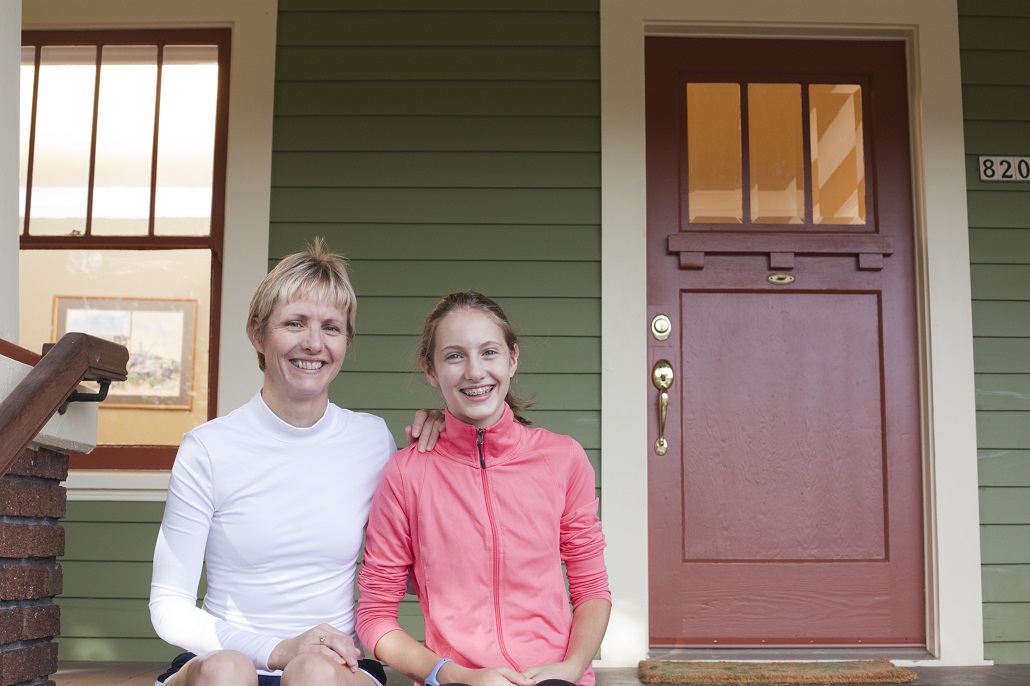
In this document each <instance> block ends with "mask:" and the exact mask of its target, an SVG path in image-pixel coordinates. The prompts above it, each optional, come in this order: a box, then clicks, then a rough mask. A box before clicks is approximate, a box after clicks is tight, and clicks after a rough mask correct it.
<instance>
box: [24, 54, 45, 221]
mask: <svg viewBox="0 0 1030 686" xmlns="http://www.w3.org/2000/svg"><path fill="white" fill-rule="evenodd" d="M32 47H33V56H32V63H33V64H32V68H33V72H34V75H33V81H32V114H31V115H30V117H29V150H28V162H27V164H26V166H25V226H24V228H23V229H22V235H23V236H28V235H29V222H30V219H31V217H32V167H33V164H34V163H35V161H36V111H37V109H38V106H39V68H40V63H41V61H42V55H43V46H41V45H33V46H32Z"/></svg>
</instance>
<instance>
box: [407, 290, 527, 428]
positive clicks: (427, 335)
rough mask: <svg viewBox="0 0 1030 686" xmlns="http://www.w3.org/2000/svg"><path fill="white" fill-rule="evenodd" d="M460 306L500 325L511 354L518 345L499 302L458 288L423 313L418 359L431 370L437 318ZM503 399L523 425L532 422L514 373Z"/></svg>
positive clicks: (421, 364)
mask: <svg viewBox="0 0 1030 686" xmlns="http://www.w3.org/2000/svg"><path fill="white" fill-rule="evenodd" d="M462 310H473V311H475V310H478V311H480V312H485V313H486V314H487V315H488V316H489V317H490V318H491V319H493V321H494V323H495V324H497V326H498V327H500V329H501V332H502V333H503V334H504V344H505V345H506V346H507V347H508V353H509V354H512V353H514V352H515V346H516V345H518V342H519V338H518V335H517V334H516V333H515V328H514V327H513V326H512V325H511V322H510V321H508V317H507V315H505V314H504V310H502V309H501V306H500V305H498V304H497V303H495V302H494V301H493V300H491V299H490V298H488V297H486V296H485V295H483V294H481V293H477V292H476V291H459V292H457V293H451V294H450V295H447V296H444V297H443V298H442V299H441V300H440V302H438V303H437V304H436V306H434V307H433V309H432V310H431V311H430V312H429V314H428V315H427V316H426V323H425V325H424V326H423V327H422V338H421V340H420V341H419V345H418V362H419V364H420V366H421V367H422V368H423V369H424V370H425V369H430V370H431V369H432V368H433V354H434V353H435V352H436V330H437V328H438V327H439V326H440V322H441V321H442V320H443V318H444V317H446V316H447V315H448V314H450V313H451V312H455V311H462ZM504 401H505V402H506V403H508V406H509V407H511V411H512V412H513V413H514V414H515V421H517V422H518V423H519V424H526V425H528V424H531V423H532V422H530V421H529V420H528V419H526V418H525V417H523V416H522V413H523V412H525V411H526V410H527V409H529V406H530V402H529V401H528V400H526V399H524V398H521V397H519V395H518V394H516V393H515V379H514V377H513V378H512V380H511V384H510V385H509V386H508V395H506V396H505V398H504Z"/></svg>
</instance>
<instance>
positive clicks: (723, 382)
mask: <svg viewBox="0 0 1030 686" xmlns="http://www.w3.org/2000/svg"><path fill="white" fill-rule="evenodd" d="M646 51H647V53H646V69H647V165H648V168H647V184H648V188H647V193H648V316H649V318H656V317H657V318H659V319H658V320H657V322H656V324H655V325H654V327H652V328H653V330H651V331H648V332H647V337H648V341H649V364H651V365H652V367H654V366H657V365H659V363H660V362H661V361H664V362H667V363H668V368H669V370H671V375H672V384H671V386H669V387H668V390H667V393H668V405H667V413H666V417H665V420H664V435H663V436H662V437H661V438H664V439H665V441H666V445H667V449H666V451H665V453H664V454H662V455H660V454H658V453H660V452H662V450H660V449H658V448H657V446H656V447H655V448H652V449H651V454H650V459H649V465H650V467H649V501H650V504H649V520H650V521H649V550H650V553H649V565H650V592H649V595H650V635H651V644H652V645H653V646H691V645H693V646H699V645H700V646H713V645H714V646H759V645H760V646H773V645H799V644H800V645H806V646H816V645H864V646H869V645H923V644H924V643H925V627H924V625H925V613H924V571H923V543H922V500H921V451H920V423H919V373H918V359H917V345H916V308H915V278H914V256H913V227H912V209H911V180H910V171H909V143H908V118H907V113H908V109H907V87H906V80H905V73H906V62H905V49H904V44H903V43H900V42H889V41H880V42H851V41H777V40H733V39H686V38H651V39H648V41H647V45H646ZM661 316H664V317H665V318H666V319H667V321H668V324H667V325H665V324H664V322H665V320H662V319H660V317H661ZM668 374H669V372H664V373H663V372H659V373H658V374H657V376H658V377H663V375H664V377H667V376H668ZM651 398H652V400H651V404H650V406H651V409H650V411H651V413H652V420H651V437H652V440H653V441H656V442H657V441H659V439H660V437H659V431H660V429H661V426H660V424H661V420H660V411H661V405H662V403H660V402H659V401H658V398H659V390H658V389H657V388H655V389H652V396H651Z"/></svg>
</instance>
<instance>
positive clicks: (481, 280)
mask: <svg viewBox="0 0 1030 686" xmlns="http://www.w3.org/2000/svg"><path fill="white" fill-rule="evenodd" d="M352 264H353V265H354V270H353V272H352V278H353V279H354V282H355V283H356V284H360V289H359V290H358V297H359V298H360V297H361V296H363V295H364V296H368V295H375V296H398V297H403V296H406V295H408V294H410V293H419V294H421V293H425V292H426V291H427V289H428V285H429V284H432V286H431V288H432V290H431V291H430V292H432V293H433V294H434V295H433V297H434V298H438V297H441V296H443V295H446V294H447V293H451V292H454V291H462V290H467V289H470V288H471V289H473V290H476V291H479V292H480V293H483V294H485V295H488V296H490V297H491V298H496V299H498V300H500V299H502V298H514V297H525V298H546V297H548V296H555V297H562V298H591V297H593V296H595V295H596V294H597V293H598V292H599V290H600V284H601V267H600V265H599V264H597V263H594V262H529V261H526V262H502V261H498V262H487V261H482V260H476V261H469V262H461V261H444V260H439V261H436V262H418V261H414V260H397V261H394V262H362V261H360V260H356V259H355V260H354V261H353V262H352ZM437 294H438V295H437ZM359 307H360V305H359ZM424 317H425V312H423V313H422V314H421V315H420V316H419V317H418V318H417V319H415V320H414V321H412V322H405V323H404V325H405V327H406V331H407V332H411V331H412V330H415V331H421V327H422V321H423V319H424Z"/></svg>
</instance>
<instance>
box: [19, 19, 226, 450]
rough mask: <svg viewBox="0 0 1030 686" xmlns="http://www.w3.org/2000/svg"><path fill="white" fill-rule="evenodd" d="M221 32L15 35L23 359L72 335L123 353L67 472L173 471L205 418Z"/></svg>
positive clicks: (222, 87)
mask: <svg viewBox="0 0 1030 686" xmlns="http://www.w3.org/2000/svg"><path fill="white" fill-rule="evenodd" d="M229 43H230V32H229V31H228V30H181V31H180V30H159V31H67V32H64V31H48V32H25V33H24V34H23V37H22V78H21V84H22V86H21V88H22V89H21V169H20V175H19V176H20V192H21V204H20V209H21V212H20V230H21V257H20V262H21V264H20V274H21V283H20V293H21V303H20V311H21V321H20V330H21V340H20V341H19V343H20V344H21V345H22V347H26V348H29V349H33V350H39V349H40V348H41V346H42V344H43V343H46V342H51V341H54V340H56V338H57V337H58V336H59V335H61V334H63V333H65V332H68V331H86V332H87V333H92V334H94V335H98V336H101V337H104V338H109V339H112V340H115V341H117V342H120V343H123V344H125V345H126V346H127V347H128V348H129V352H130V360H129V371H130V378H129V381H128V382H126V383H125V384H116V385H115V386H113V387H112V389H111V393H110V395H109V396H108V400H106V401H105V402H104V403H103V404H101V406H100V427H99V437H98V442H99V443H100V445H99V446H98V448H97V449H96V450H95V451H94V452H93V453H92V454H90V455H88V456H76V457H73V458H72V461H71V466H72V467H81V468H131V469H146V468H150V469H158V468H167V467H170V466H171V463H172V460H173V459H174V455H175V450H176V447H177V446H178V444H179V441H180V439H181V438H182V434H183V433H184V432H185V431H188V430H189V429H191V428H193V427H194V426H197V425H198V424H201V423H203V422H204V421H207V420H208V419H209V418H211V417H213V416H214V412H215V407H216V402H215V401H216V392H217V389H216V379H217V350H218V340H217V339H218V335H217V331H218V328H217V322H218V318H219V309H220V308H219V297H220V292H221V265H222V256H221V251H222V240H223V225H224V204H225V202H224V201H225V164H226V159H225V151H226V130H227V121H228V118H227V115H228V102H227V99H228V78H229Z"/></svg>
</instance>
